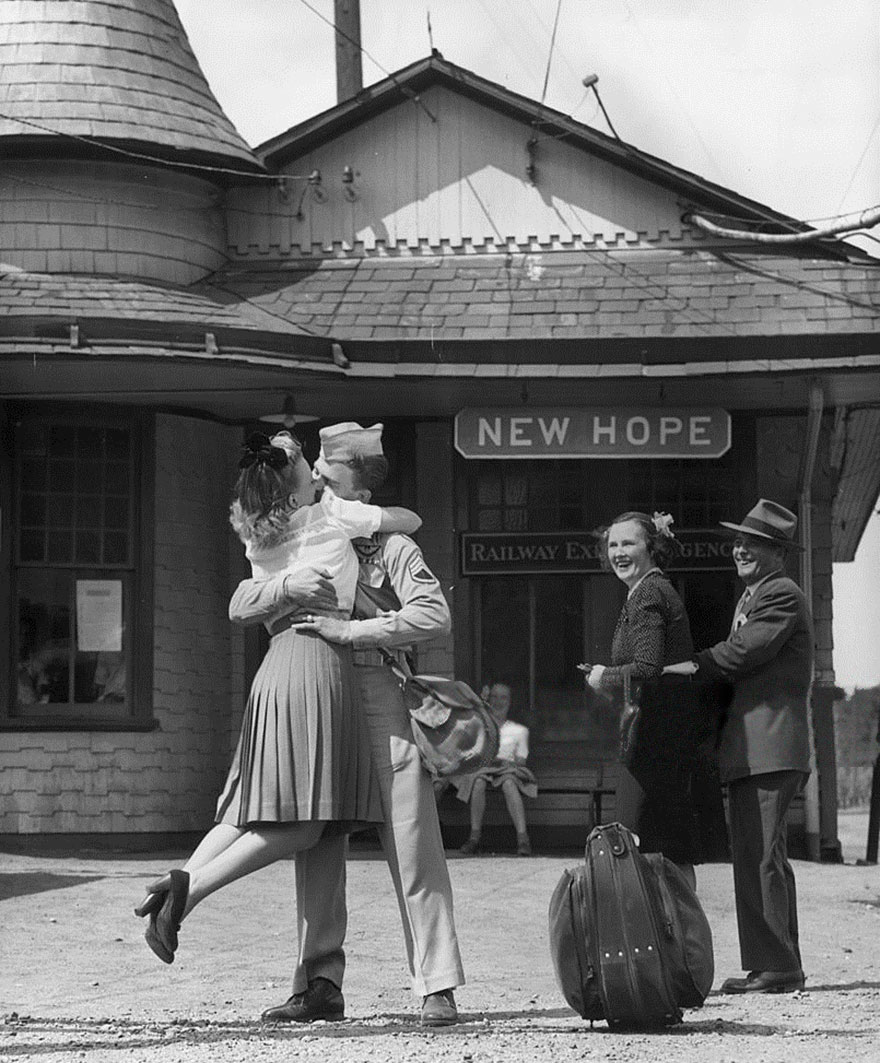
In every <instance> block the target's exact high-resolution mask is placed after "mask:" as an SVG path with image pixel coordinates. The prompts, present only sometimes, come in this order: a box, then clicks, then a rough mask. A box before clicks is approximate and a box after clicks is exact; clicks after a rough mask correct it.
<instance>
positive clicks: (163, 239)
mask: <svg viewBox="0 0 880 1063" xmlns="http://www.w3.org/2000/svg"><path fill="white" fill-rule="evenodd" d="M224 243H225V220H224V217H223V214H222V212H221V211H220V209H219V207H218V206H217V190H216V188H215V187H214V186H213V185H212V184H210V183H209V182H207V181H204V180H201V179H200V178H195V177H191V176H189V175H186V174H179V173H174V174H169V173H167V172H163V171H160V170H158V169H156V168H152V169H148V168H145V167H143V166H140V167H137V168H135V167H132V166H129V165H127V164H120V163H118V162H113V163H109V164H108V163H101V164H98V163H84V162H75V161H66V162H57V161H45V162H44V161H39V162H35V161H29V162H27V163H24V162H14V161H7V162H6V163H5V164H4V167H3V173H2V174H0V247H2V248H3V261H4V262H5V263H7V264H8V265H11V266H18V267H19V268H21V269H26V270H30V271H34V272H46V273H53V272H54V273H80V274H95V273H97V274H120V275H122V276H130V277H145V278H146V277H149V278H154V279H156V280H160V281H163V282H165V283H167V284H178V285H188V284H193V283H194V282H195V281H197V280H199V279H201V278H202V277H204V276H205V275H206V274H207V273H209V272H211V271H212V270H214V269H217V268H218V267H219V266H220V265H221V264H222V262H223V246H224Z"/></svg>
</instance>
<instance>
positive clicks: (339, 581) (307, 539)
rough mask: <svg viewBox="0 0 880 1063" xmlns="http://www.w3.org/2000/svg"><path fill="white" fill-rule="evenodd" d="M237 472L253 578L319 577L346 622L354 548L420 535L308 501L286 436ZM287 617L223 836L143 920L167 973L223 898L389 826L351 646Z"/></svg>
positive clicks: (248, 726) (326, 499) (402, 522)
mask: <svg viewBox="0 0 880 1063" xmlns="http://www.w3.org/2000/svg"><path fill="white" fill-rule="evenodd" d="M239 465H240V469H241V471H240V475H239V478H238V481H237V483H236V488H235V496H234V500H233V503H232V507H231V512H230V521H231V523H232V526H233V528H234V529H235V530H236V532H237V533H238V535H239V537H240V538H241V540H242V542H243V543H244V544H245V553H246V555H247V557H248V560H249V561H250V562H251V568H252V571H253V576H254V578H256V579H263V578H265V579H268V578H271V577H277V576H280V575H282V574H284V573H292V572H295V571H297V570H299V569H302V568H304V567H307V568H311V569H314V570H315V571H317V572H320V573H321V574H322V575H323V576H325V577H326V578H327V579H329V581H330V582H331V583H332V584H333V586H334V589H335V591H336V599H337V606H338V608H337V610H336V612H335V613H334V614H333V615H335V616H338V617H343V618H348V617H349V616H350V615H351V611H352V607H353V604H354V595H355V585H356V583H357V575H358V564H357V558H356V555H355V552H354V549H353V547H352V545H351V539H353V538H356V537H359V536H370V535H372V534H373V533H374V532H377V531H401V532H413V531H416V530H417V529H418V527H419V526H420V525H421V520H420V519H419V518H418V517H417V516H416V514H415V513H412V512H411V511H410V510H406V509H400V508H392V509H385V508H381V507H379V506H371V505H365V504H364V503H362V502H350V501H346V500H344V499H340V498H337V497H336V496H335V495H333V494H332V492H329V491H327V490H326V489H325V491H324V494H323V495H322V497H321V500H320V502H318V503H315V504H310V503H312V501H313V499H314V493H315V489H314V484H313V482H312V477H311V469H310V468H309V466H308V463H307V462H306V461H305V459H304V458H303V456H302V450H301V448H300V446H299V444H298V443H297V441H296V440H294V439H293V437H292V436H291V435H290V434H289V433H287V432H281V433H279V434H278V435H276V436H274V437H273V438H272V439H271V440H270V439H269V438H268V437H266V436H263V435H254V436H252V437H251V438H250V440H249V441H248V444H247V445H246V448H245V453H244V456H243V457H242V459H241V461H240V463H239ZM289 610H290V604H289V603H287V604H286V605H282V606H281V607H280V608H279V615H278V617H276V618H273V619H272V620H271V621H270V622H269V623H268V624H267V627H268V628H269V630H270V633H271V634H272V641H271V643H270V646H269V650H268V652H267V654H266V656H265V658H264V659H263V663H262V664H261V666H260V669H259V671H258V672H257V674H256V676H255V678H254V682H253V685H252V687H251V692H250V697H249V699H248V704H247V708H246V710H245V714H244V719H243V721H242V727H241V736H240V738H239V741H238V748H237V749H236V751H235V755H234V756H233V759H232V765H231V767H230V769H229V775H228V777H227V780H226V785H225V786H224V788H223V792H222V793H221V795H220V798H219V800H218V803H217V815H216V823H215V826H214V827H213V828H212V830H210V831H209V832H208V834H207V835H206V836H205V837H204V838H203V839H202V841H201V843H200V844H199V846H198V848H197V849H196V850H195V852H194V853H193V854H192V856H191V857H190V858H189V860H187V862H186V863H185V864H184V866H183V868H182V869H181V870H175V871H170V872H169V873H168V874H167V875H165V876H163V877H162V878H161V879H159V880H158V881H157V882H154V883H153V884H152V885H151V886H150V887H149V890H148V893H147V896H146V898H145V899H144V901H143V902H142V903H141V904H140V905H139V906H138V907H137V908H136V909H135V914H137V915H139V916H149V920H150V921H149V925H148V927H147V930H146V934H145V936H146V939H147V943H148V944H149V946H150V948H151V949H152V950H153V951H154V952H155V953H156V955H157V956H159V958H160V959H161V960H164V962H165V963H172V962H173V960H174V953H175V951H176V949H177V944H178V930H179V929H180V923H181V921H182V920H183V919H184V918H185V917H186V916H187V915H189V913H190V912H191V911H192V909H193V908H194V907H195V906H196V905H197V904H199V903H200V902H201V901H203V900H204V899H205V897H207V896H209V895H210V894H211V893H213V892H214V891H215V890H218V889H221V888H222V887H223V886H226V885H228V884H229V883H230V882H234V881H235V880H236V879H238V878H241V877H242V876H244V875H247V874H250V873H251V872H252V871H256V870H258V869H259V868H261V867H265V866H266V865H268V864H271V863H273V862H274V861H275V860H278V859H280V858H281V857H285V856H288V855H290V854H291V853H294V852H297V851H299V850H303V849H309V848H311V847H312V846H313V845H314V844H315V843H316V842H317V841H318V839H319V838H320V837H321V835H322V834H323V833H324V831H326V830H336V831H348V830H351V829H352V828H353V827H355V826H358V825H363V824H368V823H376V822H380V821H381V819H382V816H381V811H380V806H379V793H378V789H377V786H376V780H375V778H374V775H373V769H372V762H371V757H370V743H369V736H368V734H367V731H366V728H365V726H364V723H363V721H362V719H361V714H360V711H359V705H358V702H357V695H356V690H357V687H356V684H355V683H354V681H353V676H352V666H351V655H350V648H349V647H348V646H340V645H336V644H334V643H331V642H325V641H324V640H323V639H322V638H321V637H320V636H318V635H316V634H315V633H314V632H307V631H300V630H298V629H297V628H296V627H295V626H290V624H289V622H288V619H287V618H286V617H285V615H284V614H285V612H289Z"/></svg>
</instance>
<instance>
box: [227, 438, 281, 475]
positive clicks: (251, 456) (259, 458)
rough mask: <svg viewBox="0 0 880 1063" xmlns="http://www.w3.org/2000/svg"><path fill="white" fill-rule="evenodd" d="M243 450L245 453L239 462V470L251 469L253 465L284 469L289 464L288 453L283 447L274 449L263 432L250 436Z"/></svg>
mask: <svg viewBox="0 0 880 1063" xmlns="http://www.w3.org/2000/svg"><path fill="white" fill-rule="evenodd" d="M242 450H243V451H244V453H243V454H242V456H241V458H240V459H239V462H238V467H239V469H249V468H250V467H251V466H252V465H268V466H269V468H270V469H283V468H284V466H285V465H286V464H287V452H286V451H285V450H282V449H281V447H273V446H272V443H271V440H270V439H269V437H268V436H267V435H265V434H264V433H263V432H254V433H253V434H252V435H250V436H249V437H248V441H247V442H246V443H245V445H244V447H242Z"/></svg>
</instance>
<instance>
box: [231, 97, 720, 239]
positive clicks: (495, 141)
mask: <svg viewBox="0 0 880 1063" xmlns="http://www.w3.org/2000/svg"><path fill="white" fill-rule="evenodd" d="M420 101H421V102H420V103H417V102H416V101H414V100H404V101H403V102H400V103H398V104H397V105H396V106H394V107H392V108H390V109H387V110H384V111H382V112H381V113H379V114H375V115H372V116H368V117H366V118H365V119H364V120H363V121H362V122H361V123H359V124H357V125H355V126H353V127H351V128H348V129H346V130H343V131H342V132H340V133H338V134H337V135H335V136H333V137H332V138H330V139H328V140H326V141H324V142H322V143H319V144H316V145H313V146H312V147H311V148H310V149H309V150H308V151H306V152H305V153H304V154H302V155H300V156H298V157H295V158H293V159H290V160H288V161H286V162H285V165H284V167H283V168H282V170H281V173H283V174H287V175H289V176H290V180H289V183H288V185H287V188H286V190H285V191H284V192H283V194H279V191H278V190H277V189H274V188H270V189H254V190H246V189H240V190H236V191H235V192H233V193H232V195H231V197H230V201H229V207H230V216H229V217H230V245H231V249H232V252H233V253H236V252H237V253H238V254H240V255H241V254H244V255H247V254H248V253H249V252H251V251H253V250H256V251H257V252H258V253H262V254H265V253H272V252H274V253H280V254H282V255H287V254H291V253H293V254H296V253H297V251H300V252H305V253H322V252H323V253H326V252H328V251H331V250H333V249H342V250H355V251H358V250H364V251H371V250H373V249H375V248H377V247H379V248H381V247H386V248H389V249H390V248H416V247H428V248H440V247H452V248H461V247H465V248H467V247H474V248H486V247H488V248H489V249H491V248H492V247H502V248H504V247H508V246H513V247H515V248H522V247H530V246H532V245H535V244H537V245H540V246H542V247H551V246H554V245H557V246H560V245H561V246H581V245H585V246H593V245H596V246H600V247H622V246H639V245H651V246H658V245H660V246H663V245H666V244H670V243H674V244H675V246H687V245H689V244H692V243H693V242H694V240H695V239H699V237H694V236H693V235H692V233H691V231H690V230H689V229H688V228H687V227H686V226H684V225H683V224H682V221H681V216H682V214H683V213H684V211H685V210H686V208H687V206H688V205H689V203H688V202H687V201H685V200H684V199H683V198H682V197H681V196H679V195H677V194H676V193H675V192H674V191H670V190H669V189H667V188H664V187H661V186H660V185H658V184H656V183H654V182H652V181H650V180H648V179H647V178H645V177H642V176H639V175H638V174H635V173H632V172H628V171H627V170H625V169H623V168H622V167H620V166H618V165H616V164H614V163H613V162H610V161H607V160H606V159H603V158H601V157H599V156H598V155H595V154H591V153H590V152H588V151H586V150H584V148H583V147H580V146H577V145H575V144H572V143H567V142H566V141H565V140H564V139H562V138H561V137H559V136H551V135H547V134H542V132H541V129H540V127H537V128H536V127H535V126H534V125H533V124H531V123H529V122H528V121H526V120H525V119H524V118H519V117H515V116H511V115H509V114H503V113H500V112H499V111H497V110H494V109H492V108H490V107H488V106H487V105H485V104H484V103H481V102H480V101H477V100H475V99H472V98H469V97H468V96H466V95H463V94H461V93H459V92H457V91H455V90H454V89H451V88H449V87H447V86H443V85H434V86H431V87H429V88H428V89H427V90H426V91H424V92H422V93H421V95H420ZM432 116H433V119H434V120H433V121H432ZM530 166H533V167H534V170H533V171H530V170H529V167H530ZM347 167H348V168H350V172H351V175H352V177H353V180H352V181H351V182H350V183H346V182H345V181H344V180H343V174H344V173H345V172H346V168H347ZM315 171H317V172H318V173H319V174H320V178H321V180H320V186H316V185H315V184H312V185H309V184H307V183H306V181H305V180H304V178H305V177H306V176H307V175H308V174H312V173H314V172H315Z"/></svg>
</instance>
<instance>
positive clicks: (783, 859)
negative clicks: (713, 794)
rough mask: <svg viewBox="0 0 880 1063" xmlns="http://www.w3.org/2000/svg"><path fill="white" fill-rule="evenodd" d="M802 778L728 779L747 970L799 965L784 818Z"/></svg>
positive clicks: (782, 774) (788, 774)
mask: <svg viewBox="0 0 880 1063" xmlns="http://www.w3.org/2000/svg"><path fill="white" fill-rule="evenodd" d="M806 780H807V774H806V772H802V771H773V772H766V773H763V774H761V775H750V776H747V777H746V778H743V779H733V780H732V781H730V782H729V783H728V802H729V808H730V848H731V856H732V859H733V885H734V890H735V892H736V921H737V928H738V930H739V948H740V957H741V961H742V966H743V970H745V971H796V970H801V969H802V965H801V954H800V948H799V945H798V918H797V892H796V889H795V881H794V872H793V871H792V869H791V864H790V863H789V861H788V850H787V844H786V832H787V823H786V818H787V812H788V809H789V806H790V805H791V802H792V801H793V799H794V798H795V797H796V796H797V794H798V793H800V791H801V790H802V789H803V786H804V783H805V782H806Z"/></svg>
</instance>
